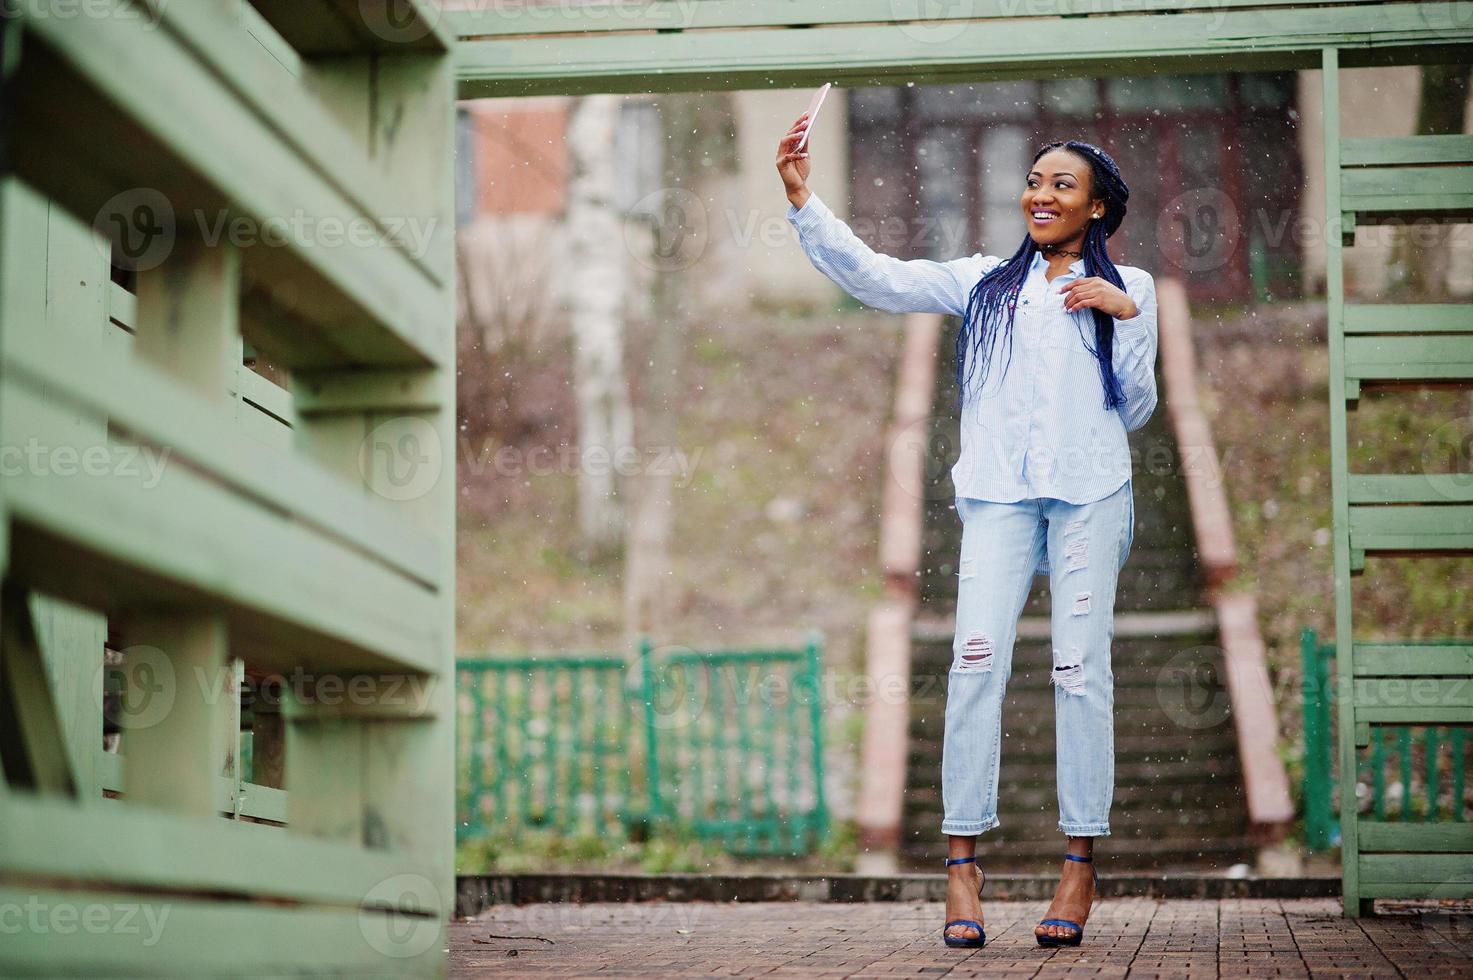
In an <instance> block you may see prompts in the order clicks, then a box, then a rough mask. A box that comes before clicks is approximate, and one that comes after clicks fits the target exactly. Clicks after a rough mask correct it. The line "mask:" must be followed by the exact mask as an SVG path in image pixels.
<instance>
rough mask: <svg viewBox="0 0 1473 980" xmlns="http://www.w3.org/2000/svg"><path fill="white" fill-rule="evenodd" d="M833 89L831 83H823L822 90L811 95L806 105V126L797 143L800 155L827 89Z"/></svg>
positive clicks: (827, 92)
mask: <svg viewBox="0 0 1473 980" xmlns="http://www.w3.org/2000/svg"><path fill="white" fill-rule="evenodd" d="M833 87H834V83H833V82H825V83H824V85H823V88H821V89H819V90H818V91H817V92H814V93H813V99H812V101H810V102H809V103H808V125H807V126H805V127H803V138H802V139H800V140H799V141H798V150H797V152H799V153H801V152H802V151H803V148H804V147H805V146H807V145H808V134H809V133H811V132H813V123H814V121H815V120H817V119H818V110H819V109H821V108H823V100H824V97H825V96H827V95H828V94H829V89H831V88H833Z"/></svg>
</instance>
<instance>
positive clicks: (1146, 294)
mask: <svg viewBox="0 0 1473 980" xmlns="http://www.w3.org/2000/svg"><path fill="white" fill-rule="evenodd" d="M1121 276H1122V278H1124V279H1125V292H1126V293H1127V294H1128V295H1129V296H1130V298H1131V299H1132V300H1134V301H1135V305H1136V314H1135V316H1133V317H1131V318H1130V319H1128V320H1120V319H1116V320H1115V343H1114V349H1113V357H1112V358H1111V363H1112V364H1114V366H1115V377H1116V378H1118V379H1119V381H1120V390H1121V391H1123V392H1124V393H1125V404H1124V405H1121V406H1120V407H1119V408H1118V409H1116V411H1118V412H1119V413H1120V417H1121V420H1122V421H1124V423H1125V431H1126V432H1134V431H1135V430H1136V429H1139V428H1140V427H1141V426H1143V425H1145V424H1146V422H1147V421H1148V420H1149V419H1150V417H1151V413H1152V412H1154V411H1155V410H1156V342H1157V336H1158V331H1157V326H1156V280H1155V279H1154V278H1152V276H1151V274H1150V273H1149V272H1146V271H1145V270H1144V269H1131V270H1129V271H1128V272H1127V271H1126V270H1121Z"/></svg>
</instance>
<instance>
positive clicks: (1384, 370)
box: [1345, 334, 1473, 381]
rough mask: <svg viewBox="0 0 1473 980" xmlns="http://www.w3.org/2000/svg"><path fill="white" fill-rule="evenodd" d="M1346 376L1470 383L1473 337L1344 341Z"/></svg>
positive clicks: (1387, 337) (1355, 338)
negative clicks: (1467, 381) (1465, 381)
mask: <svg viewBox="0 0 1473 980" xmlns="http://www.w3.org/2000/svg"><path fill="white" fill-rule="evenodd" d="M1345 376H1346V377H1347V378H1357V379H1359V380H1361V381H1413V380H1435V381H1464V380H1470V379H1473V334H1468V335H1457V334H1452V335H1449V334H1430V335H1420V334H1417V335H1408V334H1385V335H1376V336H1351V337H1346V338H1345Z"/></svg>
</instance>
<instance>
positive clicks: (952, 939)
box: [941, 857, 987, 949]
mask: <svg viewBox="0 0 1473 980" xmlns="http://www.w3.org/2000/svg"><path fill="white" fill-rule="evenodd" d="M976 860H977V859H976V858H975V857H969V858H947V859H946V866H947V867H948V868H949V867H951V866H952V865H953V864H973V863H975V862H976ZM977 870H978V871H982V869H981V868H978V869H977ZM986 887H987V873H986V872H985V871H983V872H982V883H981V884H979V885H978V886H977V898H978V899H981V898H982V889H984V888H986ZM952 926H971V927H972V928H973V929H976V930H977V935H976V937H975V938H972V939H968V938H967V937H965V936H948V935H947V934H946V930H948V929H950V928H951V927H952ZM941 938H942V939H944V940H946V945H948V946H959V947H962V948H964V949H981V948H982V947H983V946H986V945H987V933H986V932H985V931H984V930H983V928H982V923H980V922H975V921H973V920H972V919H952V920H951V921H950V922H948V923H946V925H944V926H942V927H941Z"/></svg>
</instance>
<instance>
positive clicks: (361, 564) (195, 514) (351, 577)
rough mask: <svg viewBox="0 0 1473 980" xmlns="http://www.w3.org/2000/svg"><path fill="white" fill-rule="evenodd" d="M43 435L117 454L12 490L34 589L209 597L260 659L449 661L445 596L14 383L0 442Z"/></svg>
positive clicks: (335, 665)
mask: <svg viewBox="0 0 1473 980" xmlns="http://www.w3.org/2000/svg"><path fill="white" fill-rule="evenodd" d="M7 379H8V376H7ZM32 437H35V438H36V439H37V440H38V441H39V444H40V445H41V446H43V447H46V446H55V447H75V448H76V449H77V452H78V454H79V458H81V459H87V458H91V457H89V455H88V454H89V452H90V453H91V454H92V457H95V456H96V455H97V454H98V453H99V452H105V453H106V458H107V459H108V460H110V461H112V463H113V464H115V465H110V466H108V467H106V471H105V472H102V473H96V472H94V473H89V472H88V471H87V469H86V468H82V467H80V466H79V467H78V468H77V469H76V471H75V472H69V473H68V474H67V475H61V474H58V473H55V472H52V471H51V470H50V469H48V468H45V467H41V468H37V469H35V470H34V471H27V472H23V473H20V474H17V475H15V476H8V477H7V478H6V481H5V483H4V485H3V487H0V495H3V500H4V503H5V507H6V509H7V510H8V511H9V512H10V513H11V514H12V515H13V516H14V518H15V519H16V520H17V521H18V522H19V523H18V524H17V525H16V526H15V527H14V529H13V548H14V551H15V552H16V555H13V563H12V564H13V567H14V568H18V569H22V570H24V572H25V575H26V577H27V579H28V580H31V581H32V582H33V583H34V584H35V586H36V587H38V588H41V589H42V590H44V591H48V592H52V593H54V594H56V595H59V596H61V597H63V598H67V599H70V600H72V601H76V602H80V603H82V604H84V605H89V606H92V607H94V608H98V609H103V610H117V609H120V608H126V607H127V606H129V605H135V604H137V603H138V602H141V601H152V602H163V601H173V602H183V603H186V604H195V603H198V602H200V601H201V600H207V601H208V602H210V603H212V604H214V605H216V606H217V607H218V608H220V609H222V611H223V612H224V613H225V614H226V615H227V616H228V618H229V620H230V626H231V646H232V649H233V650H235V652H237V653H238V654H240V655H241V656H244V657H246V658H247V660H248V661H249V662H250V663H252V664H253V665H259V666H263V667H276V668H280V669H291V668H292V667H295V666H301V665H311V666H312V668H313V669H316V670H322V671H326V670H330V669H342V668H344V667H347V668H353V669H364V670H384V671H390V672H393V671H399V670H409V671H411V672H420V671H425V672H432V671H434V670H436V669H438V667H439V662H440V660H441V659H442V657H443V654H442V653H441V652H440V651H441V644H442V643H444V642H446V641H445V635H444V634H443V630H444V628H445V626H444V622H443V620H442V618H439V617H438V610H439V609H440V604H441V602H442V601H443V600H442V599H440V598H437V597H436V596H435V595H434V594H432V593H429V592H427V591H425V590H424V589H422V588H421V587H419V586H416V585H414V584H413V583H411V582H409V581H408V580H406V579H404V578H403V577H402V576H400V575H397V574H395V573H393V572H390V571H389V570H387V569H385V568H382V567H381V566H380V565H378V564H377V563H376V562H373V561H371V560H369V559H367V558H366V557H364V556H362V555H361V554H359V553H357V552H355V551H350V550H348V549H347V548H345V547H344V546H342V545H339V544H336V543H334V542H333V541H331V540H329V539H325V538H321V537H319V536H315V535H308V534H304V533H302V525H301V524H300V523H298V522H296V521H294V520H292V519H290V518H288V517H285V516H282V515H279V514H277V513H274V512H272V511H268V510H266V509H264V508H261V507H259V506H257V505H255V504H253V503H251V502H250V501H248V500H245V499H243V498H241V497H239V496H238V495H236V494H234V493H232V492H231V491H230V490H228V489H227V488H224V487H221V486H220V485H219V484H218V483H216V482H215V481H213V480H211V479H208V478H206V477H203V476H200V475H198V474H196V473H194V472H192V471H191V470H190V469H189V468H188V467H186V466H182V465H172V466H171V465H167V460H160V459H159V458H157V457H154V458H153V459H152V462H149V459H150V457H147V456H143V455H141V454H133V455H129V453H132V450H131V448H130V447H129V446H127V445H126V444H114V443H108V444H96V443H88V442H83V441H80V440H78V438H77V436H76V433H75V432H74V431H73V427H72V426H70V425H69V423H68V422H67V420H66V417H65V415H64V414H63V413H60V412H58V410H57V409H56V408H55V407H54V406H52V405H50V404H49V403H48V402H47V401H46V400H45V398H44V397H43V396H42V395H40V394H38V393H36V392H34V391H32V390H31V389H29V388H28V387H26V386H25V385H22V384H14V383H11V382H10V381H9V380H6V382H5V383H4V384H3V385H0V441H5V440H8V441H10V442H11V443H12V444H15V443H17V442H18V443H20V444H24V441H25V440H26V439H29V438H32ZM130 460H131V461H132V462H131V463H129V461H130ZM125 464H126V465H125ZM17 556H18V557H19V559H20V560H16V557H17ZM442 561H443V559H442Z"/></svg>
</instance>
